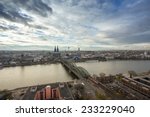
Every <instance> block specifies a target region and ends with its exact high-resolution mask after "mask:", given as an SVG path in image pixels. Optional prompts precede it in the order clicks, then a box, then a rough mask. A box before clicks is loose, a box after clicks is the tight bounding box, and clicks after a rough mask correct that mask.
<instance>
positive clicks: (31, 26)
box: [0, 0, 150, 50]
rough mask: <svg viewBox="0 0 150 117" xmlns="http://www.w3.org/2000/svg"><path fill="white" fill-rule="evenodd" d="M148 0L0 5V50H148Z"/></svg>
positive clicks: (33, 0)
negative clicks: (56, 47) (55, 48)
mask: <svg viewBox="0 0 150 117" xmlns="http://www.w3.org/2000/svg"><path fill="white" fill-rule="evenodd" d="M149 5H150V0H1V1H0V50H53V48H54V46H56V45H58V46H59V48H60V50H68V49H70V50H77V49H78V48H80V49H81V50H143V49H144V50H150V7H149Z"/></svg>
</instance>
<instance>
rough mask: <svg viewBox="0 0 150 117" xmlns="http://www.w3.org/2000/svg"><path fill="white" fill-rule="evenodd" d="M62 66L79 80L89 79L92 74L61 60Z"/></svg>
mask: <svg viewBox="0 0 150 117" xmlns="http://www.w3.org/2000/svg"><path fill="white" fill-rule="evenodd" d="M61 63H62V65H63V66H64V67H65V68H66V70H67V71H69V73H71V74H72V75H74V76H75V77H76V78H77V79H82V78H88V77H89V76H90V74H89V73H88V71H86V70H85V69H84V68H82V67H78V66H76V64H74V63H71V62H69V61H64V60H61Z"/></svg>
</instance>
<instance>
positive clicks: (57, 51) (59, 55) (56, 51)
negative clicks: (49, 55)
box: [53, 46, 61, 58]
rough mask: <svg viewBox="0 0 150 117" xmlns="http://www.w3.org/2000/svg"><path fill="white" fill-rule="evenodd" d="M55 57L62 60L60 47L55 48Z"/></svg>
mask: <svg viewBox="0 0 150 117" xmlns="http://www.w3.org/2000/svg"><path fill="white" fill-rule="evenodd" d="M53 57H54V58H60V57H61V53H60V52H59V47H58V46H55V47H54V52H53Z"/></svg>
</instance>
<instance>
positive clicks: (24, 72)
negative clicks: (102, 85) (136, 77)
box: [0, 61, 150, 90]
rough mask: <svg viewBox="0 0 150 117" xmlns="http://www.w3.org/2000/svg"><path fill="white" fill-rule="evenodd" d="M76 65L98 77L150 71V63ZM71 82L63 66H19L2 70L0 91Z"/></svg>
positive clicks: (114, 62)
mask: <svg viewBox="0 0 150 117" xmlns="http://www.w3.org/2000/svg"><path fill="white" fill-rule="evenodd" d="M76 64H77V65H78V66H82V67H84V68H85V69H86V70H87V71H88V72H89V73H91V74H97V75H98V74H99V73H101V72H104V73H106V74H117V73H126V72H127V71H128V70H134V71H136V72H144V71H148V70H150V61H106V62H98V61H88V62H80V63H76ZM70 80H72V77H71V76H70V75H69V74H68V73H67V72H66V70H65V69H64V68H63V66H62V65H61V64H49V65H33V66H24V67H20V66H18V67H9V68H3V69H1V70H0V90H3V89H14V88H18V87H25V86H31V85H38V84H46V83H52V82H61V81H70Z"/></svg>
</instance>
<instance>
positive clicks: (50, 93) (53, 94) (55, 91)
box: [34, 85, 62, 100]
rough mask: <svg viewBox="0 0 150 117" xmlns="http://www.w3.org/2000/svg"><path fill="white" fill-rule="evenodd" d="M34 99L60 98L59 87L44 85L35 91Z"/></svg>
mask: <svg viewBox="0 0 150 117" xmlns="http://www.w3.org/2000/svg"><path fill="white" fill-rule="evenodd" d="M34 99H35V100H59V99H62V97H61V94H60V90H59V88H58V87H57V88H51V86H50V85H48V86H46V87H45V88H43V89H42V90H40V91H37V93H36V94H35V97H34Z"/></svg>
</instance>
